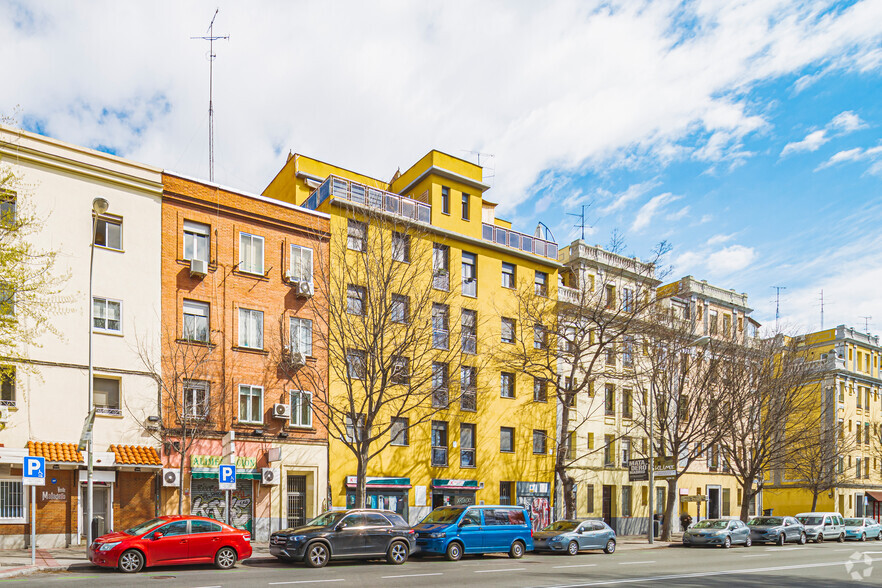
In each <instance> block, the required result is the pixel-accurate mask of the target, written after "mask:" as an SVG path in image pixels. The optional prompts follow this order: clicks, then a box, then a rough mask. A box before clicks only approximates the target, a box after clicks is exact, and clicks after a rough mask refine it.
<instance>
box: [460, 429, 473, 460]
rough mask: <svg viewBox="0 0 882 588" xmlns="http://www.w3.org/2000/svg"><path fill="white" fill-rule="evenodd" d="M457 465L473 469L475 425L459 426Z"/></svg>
mask: <svg viewBox="0 0 882 588" xmlns="http://www.w3.org/2000/svg"><path fill="white" fill-rule="evenodd" d="M459 465H460V467H463V468H473V467H475V425H473V424H471V423H460V425H459Z"/></svg>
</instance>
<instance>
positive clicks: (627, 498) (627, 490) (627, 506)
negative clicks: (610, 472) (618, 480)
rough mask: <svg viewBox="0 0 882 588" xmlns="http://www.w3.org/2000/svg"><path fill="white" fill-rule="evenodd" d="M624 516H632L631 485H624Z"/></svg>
mask: <svg viewBox="0 0 882 588" xmlns="http://www.w3.org/2000/svg"><path fill="white" fill-rule="evenodd" d="M622 516H623V517H629V516H631V487H630V486H622Z"/></svg>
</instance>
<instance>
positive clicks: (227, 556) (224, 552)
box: [214, 547, 239, 570]
mask: <svg viewBox="0 0 882 588" xmlns="http://www.w3.org/2000/svg"><path fill="white" fill-rule="evenodd" d="M237 559H239V558H238V556H237V555H236V550H235V549H233V548H232V547H221V548H220V549H218V550H217V555H215V556H214V565H215V567H217V568H220V569H222V570H228V569H230V568H231V567H233V566H234V565H236V560H237Z"/></svg>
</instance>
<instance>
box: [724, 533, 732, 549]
mask: <svg viewBox="0 0 882 588" xmlns="http://www.w3.org/2000/svg"><path fill="white" fill-rule="evenodd" d="M730 547H732V538H731V537H729V536H728V535H726V540H725V541H723V549H729V548H730Z"/></svg>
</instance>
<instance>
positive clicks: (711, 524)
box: [692, 521, 729, 529]
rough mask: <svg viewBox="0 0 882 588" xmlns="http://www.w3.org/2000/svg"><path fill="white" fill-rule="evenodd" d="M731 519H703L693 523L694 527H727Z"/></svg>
mask: <svg viewBox="0 0 882 588" xmlns="http://www.w3.org/2000/svg"><path fill="white" fill-rule="evenodd" d="M728 524H729V521H701V522H698V523H695V524H694V525H692V528H694V529H725V528H726V525H728Z"/></svg>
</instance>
